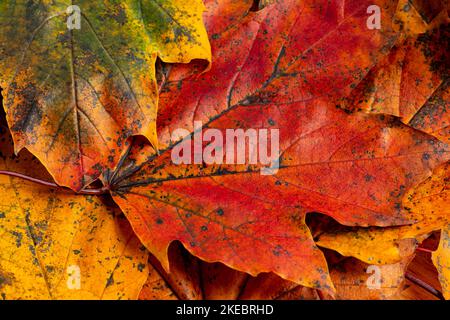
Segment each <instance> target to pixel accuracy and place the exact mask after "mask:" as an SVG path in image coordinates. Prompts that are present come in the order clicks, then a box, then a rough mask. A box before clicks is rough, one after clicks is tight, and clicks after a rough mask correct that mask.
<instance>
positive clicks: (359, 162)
mask: <svg viewBox="0 0 450 320" xmlns="http://www.w3.org/2000/svg"><path fill="white" fill-rule="evenodd" d="M80 3H81V4H80V5H79V6H80V8H81V12H82V14H81V29H80V30H77V29H74V30H70V29H68V28H67V25H66V21H67V18H68V16H67V13H66V7H67V6H68V4H64V3H59V2H58V3H56V2H55V3H50V2H42V1H25V0H18V1H2V3H1V4H0V30H1V31H0V86H1V88H2V89H3V91H2V96H3V107H4V110H5V115H4V116H3V117H2V119H3V120H2V123H3V124H2V125H1V127H0V133H1V137H0V236H1V237H0V297H1V298H3V299H137V298H140V299H170V298H182V299H199V298H207V299H215V298H222V299H236V298H239V299H332V298H341V299H347V298H356V299H382V298H389V297H392V296H394V295H395V294H396V293H397V292H398V290H399V288H400V287H401V284H402V283H403V281H404V280H405V272H406V270H407V267H408V265H409V263H410V262H411V260H412V259H413V258H414V255H415V253H416V252H417V250H427V249H424V247H423V244H422V243H424V241H428V240H429V237H430V235H433V237H434V239H435V240H436V241H438V240H437V239H438V238H436V236H438V237H439V233H437V232H440V242H439V245H438V248H437V249H436V248H433V250H435V249H436V250H435V251H434V252H433V253H432V260H433V262H434V265H435V266H436V268H437V271H438V272H439V280H440V283H441V286H442V288H441V289H440V288H434V289H435V290H436V292H437V291H439V290H442V294H443V295H444V296H445V297H446V298H450V201H449V192H450V191H449V190H450V164H449V159H450V153H449V151H450V150H449V149H450V147H449V144H448V143H449V141H450V110H449V83H450V81H449V72H448V71H449V68H448V67H449V66H448V64H449V61H450V60H449V57H448V43H449V42H448V41H449V31H450V29H449V27H448V22H449V15H448V14H449V6H448V5H449V3H448V1H447V0H441V1H440V0H433V1H426V0H370V1H366V0H336V1H329V0H279V1H276V0H269V1H267V0H266V1H253V0H241V1H233V0H205V1H204V4H203V3H202V1H200V0H192V1H177V0H148V1H142V2H141V1H122V2H115V4H111V2H103V1H81V2H80ZM371 5H377V6H379V8H381V29H374V30H371V29H368V28H367V19H368V16H369V15H370V14H368V13H367V8H368V7H369V6H371ZM194 121H201V122H202V123H203V127H202V130H206V129H207V128H215V129H218V130H221V131H225V130H226V129H227V128H242V129H244V130H246V129H249V128H253V129H255V128H256V129H258V128H266V129H270V128H276V129H279V130H280V150H281V154H280V159H279V163H280V168H279V170H278V172H277V173H276V174H275V175H261V174H260V169H261V168H260V165H255V164H240V165H231V164H220V165H219V164H213V165H207V164H205V163H204V164H201V165H198V164H191V165H186V164H181V165H175V164H174V163H173V162H172V161H171V150H172V148H173V147H174V146H176V145H177V144H178V143H179V141H172V140H171V133H172V132H173V131H174V130H176V129H178V128H183V129H187V130H188V131H189V132H191V133H192V132H194ZM180 138H182V137H180ZM180 140H181V139H180ZM21 150H22V151H21ZM427 239H428V240H427ZM171 244H172V245H171ZM169 247H170V248H169ZM169 262H170V263H169ZM169 267H170V268H169ZM372 271H373V272H374V273H373V274H372ZM377 272H379V279H378V280H379V281H378V282H379V283H381V285H378V286H377V283H376V282H375V283H374V287H371V285H368V283H369V282H368V281H369V277H370V276H371V275H375V273H377ZM258 275H259V276H258ZM409 278H410V279H412V278H411V277H409ZM432 289H433V288H432ZM430 290H431V289H430Z"/></svg>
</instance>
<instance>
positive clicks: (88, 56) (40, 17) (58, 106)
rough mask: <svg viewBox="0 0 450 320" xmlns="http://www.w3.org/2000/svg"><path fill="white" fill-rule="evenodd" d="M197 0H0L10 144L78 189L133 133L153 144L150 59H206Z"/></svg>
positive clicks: (0, 81)
mask: <svg viewBox="0 0 450 320" xmlns="http://www.w3.org/2000/svg"><path fill="white" fill-rule="evenodd" d="M203 10H204V6H203V3H202V2H201V0H192V1H184V0H126V1H117V0H108V1H106V0H105V1H90V0H80V1H76V2H73V1H58V2H54V1H36V0H33V1H28V0H18V1H2V3H1V4H0V28H1V30H2V32H1V33H0V86H1V87H2V88H3V90H4V91H3V95H4V107H5V110H6V113H7V119H8V124H9V126H10V128H11V131H12V135H13V138H14V143H15V151H16V153H17V152H19V151H20V150H21V149H22V148H24V147H26V148H27V149H28V150H30V151H31V152H32V153H33V154H34V155H35V156H36V157H38V158H39V159H40V160H41V162H42V163H43V164H44V165H45V166H46V167H47V169H48V170H49V172H50V174H51V175H52V176H53V178H54V179H55V181H56V182H57V183H58V184H60V185H63V186H68V187H70V188H72V189H74V190H76V191H79V190H80V189H82V187H83V186H86V185H88V184H89V183H90V182H92V181H93V180H95V179H96V178H97V177H98V176H99V175H100V174H101V172H103V171H105V169H108V168H111V169H112V168H114V167H115V165H116V164H117V162H118V159H119V157H120V155H121V154H122V153H123V150H124V149H125V148H126V144H127V141H126V140H127V138H128V137H129V136H131V135H138V134H139V135H144V136H145V137H146V138H147V139H148V140H149V141H150V142H151V143H152V144H153V145H154V146H155V147H156V146H157V137H156V115H157V103H158V92H157V86H156V77H155V62H156V59H157V57H160V58H161V59H162V60H164V61H166V62H179V63H187V62H190V61H191V60H193V59H206V60H208V61H210V56H211V53H210V51H211V49H210V46H209V41H208V37H207V34H206V31H205V28H204V26H203V21H202V16H201V15H202V12H203Z"/></svg>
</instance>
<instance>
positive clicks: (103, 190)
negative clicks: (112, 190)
mask: <svg viewBox="0 0 450 320" xmlns="http://www.w3.org/2000/svg"><path fill="white" fill-rule="evenodd" d="M0 175H4V176H10V177H15V178H20V179H23V180H26V181H30V182H33V183H36V184H40V185H42V186H46V187H50V188H55V189H64V190H70V189H68V188H66V187H61V186H60V185H58V184H56V183H54V182H49V181H44V180H41V179H37V178H33V177H30V176H27V175H25V174H22V173H18V172H12V171H5V170H0ZM108 192H109V186H104V187H102V188H97V189H94V188H92V189H91V188H83V189H81V190H80V191H78V192H76V193H77V194H86V195H102V194H106V193H108Z"/></svg>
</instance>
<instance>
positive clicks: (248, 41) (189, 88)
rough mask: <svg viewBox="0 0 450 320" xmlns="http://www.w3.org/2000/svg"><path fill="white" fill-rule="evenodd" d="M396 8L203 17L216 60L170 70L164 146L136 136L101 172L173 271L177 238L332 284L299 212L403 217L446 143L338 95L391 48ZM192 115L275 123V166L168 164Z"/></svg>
mask: <svg viewBox="0 0 450 320" xmlns="http://www.w3.org/2000/svg"><path fill="white" fill-rule="evenodd" d="M373 3H376V4H378V5H380V7H382V8H383V21H384V24H383V28H382V29H381V30H368V29H367V28H366V20H367V13H366V9H367V7H368V6H369V5H371V4H373ZM208 5H212V6H213V7H214V5H215V3H214V2H213V1H210V2H209V4H208ZM396 5H397V2H396V1H345V2H343V1H342V2H341V1H337V2H329V1H301V2H299V1H279V2H275V3H274V4H273V5H269V6H267V7H265V8H264V9H263V10H260V11H258V12H248V10H246V9H245V8H241V7H236V8H235V9H236V10H244V11H243V13H242V14H239V11H237V12H231V13H230V12H224V13H223V14H221V11H220V10H217V11H215V14H217V15H221V19H222V20H221V22H220V23H218V24H217V25H216V24H214V23H212V22H210V21H209V22H208V19H214V17H211V16H209V17H207V19H206V20H207V21H206V23H207V25H208V26H209V30H208V33H209V35H210V40H211V44H212V49H213V61H214V63H213V66H212V69H211V70H210V71H209V72H207V73H204V74H202V75H200V76H197V75H195V76H188V77H187V78H186V73H183V72H182V71H177V70H178V69H177V68H176V67H175V68H173V69H172V72H169V74H167V81H166V83H163V85H162V91H163V92H162V94H161V107H160V108H161V110H160V113H159V124H158V126H159V129H158V130H159V132H158V134H159V139H160V140H159V143H160V146H161V150H160V154H159V155H157V154H156V153H155V152H154V151H153V150H152V149H151V148H150V147H149V146H145V145H143V144H139V143H136V146H135V147H134V148H133V149H132V150H131V151H130V152H129V154H128V157H127V160H125V161H122V162H121V164H120V165H121V167H120V169H119V170H118V171H117V172H116V173H114V174H107V175H106V177H105V179H106V180H108V183H109V184H110V185H112V186H113V197H114V200H115V201H116V203H118V204H119V206H120V207H121V209H122V210H123V211H124V213H125V214H126V216H127V217H128V219H129V220H130V222H131V224H132V226H133V229H134V230H135V232H136V233H137V235H138V236H139V238H140V239H141V241H142V242H143V243H144V244H145V245H146V247H147V248H148V249H149V250H150V251H151V252H152V253H153V254H154V255H155V256H156V257H157V258H158V259H159V260H160V261H161V263H162V266H163V267H164V268H165V269H168V267H169V266H168V259H167V250H168V246H169V244H170V243H171V242H172V241H174V240H179V241H181V242H182V243H183V245H184V246H185V247H186V248H187V249H188V250H189V251H190V252H191V253H192V254H194V255H195V256H197V257H199V258H201V259H203V260H205V261H208V262H217V261H218V262H222V263H224V264H225V265H228V266H230V267H232V268H234V269H237V270H241V271H245V272H247V273H249V274H252V275H257V274H259V273H261V272H270V271H271V272H274V273H276V274H277V275H279V276H281V277H282V278H284V279H287V280H290V281H293V282H296V283H298V284H301V285H304V286H307V287H314V288H319V289H321V290H323V291H324V292H331V291H332V290H333V285H332V284H331V281H330V277H329V274H328V269H327V264H326V261H325V259H324V257H323V255H322V252H321V251H320V250H319V249H318V248H317V247H316V246H315V244H314V241H313V239H312V237H311V234H310V231H309V229H308V227H307V226H306V224H305V221H304V220H305V214H306V213H307V212H310V211H316V212H321V213H324V214H327V215H329V216H332V217H333V218H335V219H336V220H338V221H339V222H340V223H342V224H346V225H359V226H369V225H376V226H391V225H399V224H404V223H407V222H409V220H408V219H407V218H408V217H407V216H406V215H405V214H404V212H403V209H402V204H401V199H402V197H403V195H404V193H405V192H406V190H408V189H409V188H411V187H412V186H413V185H415V184H417V183H418V182H420V181H422V180H423V179H425V178H426V177H427V176H428V175H430V173H431V170H432V169H433V168H434V167H435V166H436V165H438V164H440V163H442V162H443V161H445V160H447V159H448V158H449V154H448V146H446V145H445V144H443V143H442V142H439V141H438V140H437V139H435V138H433V137H431V136H428V135H426V134H424V133H420V132H418V131H415V130H413V129H411V128H409V127H407V126H405V125H403V124H402V123H400V122H399V121H397V120H396V119H394V118H391V117H386V116H371V115H365V114H358V113H355V114H348V113H347V112H344V111H343V110H341V109H339V108H337V107H336V104H335V101H336V100H338V99H340V98H342V97H343V96H346V95H348V94H349V93H350V92H351V91H352V89H353V88H355V87H356V86H357V85H358V84H359V82H360V81H361V80H362V79H363V78H364V77H365V76H366V74H367V73H368V72H369V70H370V69H371V68H372V67H373V66H374V65H375V64H376V63H377V62H378V61H379V59H381V58H382V57H383V56H385V55H386V54H387V52H388V51H389V50H390V49H391V48H392V46H393V45H394V43H395V41H396V39H397V37H398V34H396V33H395V32H393V31H391V28H390V21H391V19H392V15H393V14H394V12H395V8H396ZM215 8H216V7H215ZM228 14H229V15H230V18H229V19H228V21H227V23H228V26H227V27H224V26H225V21H223V20H224V16H226V15H228ZM236 17H240V18H238V19H236ZM181 69H183V68H181ZM194 121H201V122H202V123H203V125H204V126H203V128H202V130H197V134H199V132H200V131H203V132H204V131H205V130H206V129H207V128H215V129H218V130H220V131H222V132H225V130H226V129H227V128H242V129H244V130H246V129H249V128H253V129H263V128H264V129H275V128H276V129H279V130H280V158H279V164H280V168H279V170H278V172H276V174H274V175H261V172H260V169H261V166H260V165H252V164H249V163H248V161H247V162H246V163H245V164H241V165H230V164H221V165H219V164H212V165H207V164H206V163H203V164H201V165H198V164H192V165H175V164H173V162H172V160H171V150H172V149H173V148H174V146H179V143H177V142H174V141H171V138H170V137H171V133H172V132H173V131H174V130H176V129H178V128H184V129H187V130H188V131H189V132H191V133H192V132H193V131H194V126H193V125H194Z"/></svg>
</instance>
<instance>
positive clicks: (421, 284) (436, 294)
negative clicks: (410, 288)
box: [405, 271, 444, 300]
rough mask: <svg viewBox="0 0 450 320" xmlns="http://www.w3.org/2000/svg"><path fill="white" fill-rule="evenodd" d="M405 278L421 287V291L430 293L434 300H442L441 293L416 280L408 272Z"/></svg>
mask: <svg viewBox="0 0 450 320" xmlns="http://www.w3.org/2000/svg"><path fill="white" fill-rule="evenodd" d="M405 278H406V279H408V280H409V281H411V282H413V283H414V284H416V285H418V286H419V287H421V288H422V289H425V290H426V291H428V292H429V293H431V294H432V295H433V296H435V297H436V298H438V299H439V300H444V296H443V295H442V293H441V292H440V291H439V290H437V289H435V288H434V287H433V286H431V285H429V284H428V283H426V282H425V281H423V280H421V279H419V278H417V277H416V276H415V275H413V274H412V273H410V272H408V271H407V272H406V273H405Z"/></svg>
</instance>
